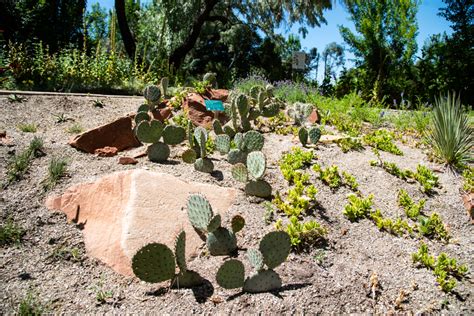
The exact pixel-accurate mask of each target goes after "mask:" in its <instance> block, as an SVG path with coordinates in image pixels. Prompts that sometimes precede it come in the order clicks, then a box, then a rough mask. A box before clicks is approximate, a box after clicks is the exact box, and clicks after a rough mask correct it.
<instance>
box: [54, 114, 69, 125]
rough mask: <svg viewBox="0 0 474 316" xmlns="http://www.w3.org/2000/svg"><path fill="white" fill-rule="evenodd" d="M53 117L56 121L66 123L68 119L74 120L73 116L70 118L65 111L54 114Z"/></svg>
mask: <svg viewBox="0 0 474 316" xmlns="http://www.w3.org/2000/svg"><path fill="white" fill-rule="evenodd" d="M53 117H54V119H55V121H56V123H58V124H59V123H65V122H67V121H74V119H73V118H70V117H67V116H66V114H65V113H61V114H53Z"/></svg>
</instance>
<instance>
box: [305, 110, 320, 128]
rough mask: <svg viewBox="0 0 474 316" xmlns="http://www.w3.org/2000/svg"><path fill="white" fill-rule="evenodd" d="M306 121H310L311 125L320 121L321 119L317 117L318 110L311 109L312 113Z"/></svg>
mask: <svg viewBox="0 0 474 316" xmlns="http://www.w3.org/2000/svg"><path fill="white" fill-rule="evenodd" d="M308 121H310V122H311V124H314V123H319V122H320V121H321V117H320V116H319V113H318V110H316V109H313V112H311V114H310V115H309V117H308Z"/></svg>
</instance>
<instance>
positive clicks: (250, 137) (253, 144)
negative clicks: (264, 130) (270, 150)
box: [243, 131, 264, 152]
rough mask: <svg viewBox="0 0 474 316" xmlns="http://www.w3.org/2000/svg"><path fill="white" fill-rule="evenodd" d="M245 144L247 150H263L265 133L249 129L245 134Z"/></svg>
mask: <svg viewBox="0 0 474 316" xmlns="http://www.w3.org/2000/svg"><path fill="white" fill-rule="evenodd" d="M243 142H244V144H243V146H244V150H245V151H246V152H252V151H258V150H262V148H263V143H264V138H263V135H262V134H260V133H259V132H257V131H248V132H247V133H245V134H244V139H243Z"/></svg>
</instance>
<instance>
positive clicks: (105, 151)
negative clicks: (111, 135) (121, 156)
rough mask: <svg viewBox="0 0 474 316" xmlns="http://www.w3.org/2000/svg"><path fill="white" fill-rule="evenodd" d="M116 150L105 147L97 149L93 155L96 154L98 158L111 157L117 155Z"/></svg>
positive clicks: (115, 148)
mask: <svg viewBox="0 0 474 316" xmlns="http://www.w3.org/2000/svg"><path fill="white" fill-rule="evenodd" d="M117 152H118V149H117V147H110V146H105V147H104V148H97V149H96V150H94V154H96V155H97V156H99V157H113V156H115V155H117Z"/></svg>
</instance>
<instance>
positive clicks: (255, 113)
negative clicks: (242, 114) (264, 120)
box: [247, 108, 262, 121]
mask: <svg viewBox="0 0 474 316" xmlns="http://www.w3.org/2000/svg"><path fill="white" fill-rule="evenodd" d="M261 114H262V112H261V111H260V110H259V109H257V108H250V110H249V116H248V117H247V118H248V120H249V121H253V120H256V119H257V118H258V117H259V116H260V115H261Z"/></svg>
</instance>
